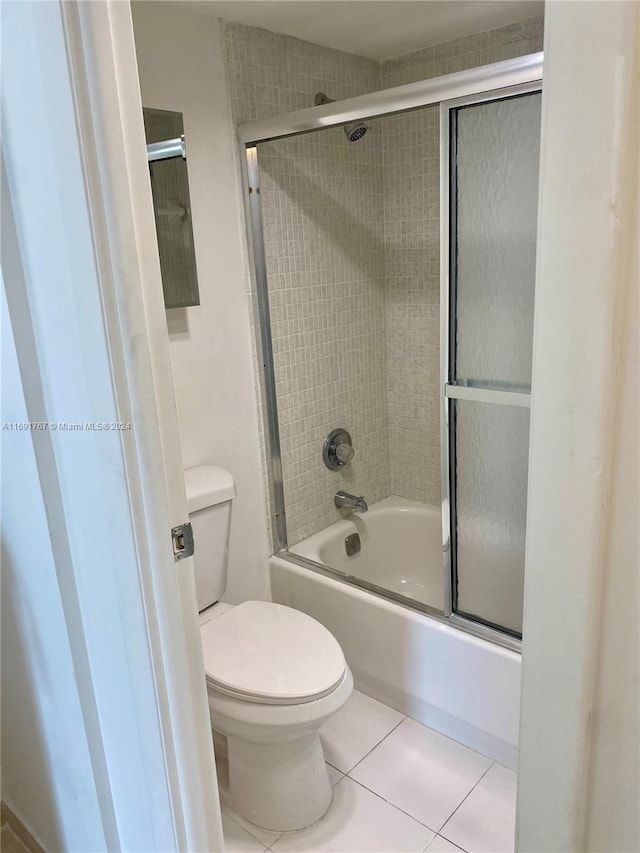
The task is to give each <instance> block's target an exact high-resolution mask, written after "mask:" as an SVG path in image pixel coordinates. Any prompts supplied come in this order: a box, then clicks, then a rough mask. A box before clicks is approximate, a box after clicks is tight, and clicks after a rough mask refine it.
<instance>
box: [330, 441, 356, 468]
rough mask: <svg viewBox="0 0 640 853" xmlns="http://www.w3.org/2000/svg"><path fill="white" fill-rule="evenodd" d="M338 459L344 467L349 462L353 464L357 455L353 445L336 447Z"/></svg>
mask: <svg viewBox="0 0 640 853" xmlns="http://www.w3.org/2000/svg"><path fill="white" fill-rule="evenodd" d="M335 452H336V457H337V458H338V459H339V460H340V462H342V464H343V465H346V464H347V463H348V462H351V460H352V459H353V457H354V456H355V455H356V452H355V450H354V449H353V444H346V443H344V444H338V445H336V451H335Z"/></svg>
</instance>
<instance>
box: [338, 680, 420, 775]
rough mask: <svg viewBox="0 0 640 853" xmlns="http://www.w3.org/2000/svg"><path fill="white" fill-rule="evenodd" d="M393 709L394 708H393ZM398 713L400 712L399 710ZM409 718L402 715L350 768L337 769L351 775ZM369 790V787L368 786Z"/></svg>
mask: <svg viewBox="0 0 640 853" xmlns="http://www.w3.org/2000/svg"><path fill="white" fill-rule="evenodd" d="M365 695H366V694H365ZM376 701H377V700H376ZM388 707H389V706H388V705H387V708H388ZM392 710H393V709H392ZM398 713H400V712H399V711H398ZM407 719H408V717H406V716H403V717H402V719H401V720H399V721H398V722H397V723H396V724H395V726H394V727H393V728H392V729H389V731H388V732H387V733H386V735H385V736H384V737H382V738H380V740H379V741H378V743H377V744H376V745H375V746H372V747H371V749H370V750H369V752H366V753H365V754H364V755H363V756H362V758H359V759H358V760H357V761H356V763H355V764H354V765H353V767H352V768H351V769H350V770H347V771H346V772H345V771H344V770H340V768H339V767H336V770H340V773H344V775H345V776H349V773H352V772H353V771H354V770H355V769H356V767H357V766H358V765H359V764H361V763H362V762H363V761H364V760H365V758H367V757H368V756H369V755H371V753H372V752H373V750H374V749H377V748H378V747H379V746H380V744H381V743H382V742H383V741H385V740H386V739H387V738H388V737H389V735H390V734H393V732H395V730H396V729H397V728H398V726H401V725H402V724H403V723H404V721H405V720H407ZM331 766H332V767H333V764H332V765H331ZM349 778H351V777H350V776H349ZM353 781H354V782H355V781H356V780H355V779H354V780H353ZM363 787H364V785H363ZM367 790H369V789H368V788H367Z"/></svg>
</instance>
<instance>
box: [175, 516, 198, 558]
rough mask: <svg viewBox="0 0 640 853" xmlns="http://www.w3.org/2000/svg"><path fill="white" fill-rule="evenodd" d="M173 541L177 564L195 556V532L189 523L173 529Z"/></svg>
mask: <svg viewBox="0 0 640 853" xmlns="http://www.w3.org/2000/svg"><path fill="white" fill-rule="evenodd" d="M171 541H172V543H173V559H174V560H176V562H177V561H178V560H184V559H186V557H192V556H193V552H194V550H195V548H194V544H193V530H192V529H191V524H189V522H187V523H186V524H179V525H178V526H177V527H172V528H171Z"/></svg>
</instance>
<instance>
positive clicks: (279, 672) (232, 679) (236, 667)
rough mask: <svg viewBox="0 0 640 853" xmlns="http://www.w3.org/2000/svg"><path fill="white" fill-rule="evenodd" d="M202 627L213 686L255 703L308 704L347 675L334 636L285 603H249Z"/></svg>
mask: <svg viewBox="0 0 640 853" xmlns="http://www.w3.org/2000/svg"><path fill="white" fill-rule="evenodd" d="M200 630H201V636H202V651H203V655H204V668H205V672H206V674H207V681H208V682H209V684H210V685H211V686H212V687H214V688H217V689H219V690H221V691H222V692H224V693H230V694H232V695H240V696H244V697H246V698H247V699H250V700H251V701H253V702H264V703H269V704H297V703H301V702H310V701H312V700H313V699H319V698H320V697H321V696H324V695H326V694H327V693H330V692H331V691H332V690H333V689H334V688H335V687H336V686H337V684H339V682H340V681H341V680H342V678H343V676H344V673H345V668H346V664H345V659H344V655H343V653H342V649H341V648H340V646H339V644H338V642H337V640H336V639H335V638H334V637H333V635H332V634H331V633H330V632H329V631H327V629H326V628H325V627H324V626H323V625H321V624H320V623H319V622H316V620H315V619H312V618H311V616H307V615H306V613H301V612H300V611H299V610H293V609H292V608H291V607H285V606H284V605H282V604H273V603H271V602H267V601H245V602H244V604H239V605H238V606H237V607H234V608H233V609H232V610H228V611H227V612H226V613H223V614H222V615H221V616H218V617H217V618H215V619H212V620H211V621H210V622H207V623H206V624H204V625H203V626H202V628H201V629H200Z"/></svg>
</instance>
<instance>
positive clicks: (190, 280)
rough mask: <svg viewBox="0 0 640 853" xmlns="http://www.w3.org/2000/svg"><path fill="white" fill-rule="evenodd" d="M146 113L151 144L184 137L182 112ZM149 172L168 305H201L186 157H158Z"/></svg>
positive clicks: (147, 111) (180, 306) (146, 130)
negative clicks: (162, 158)
mask: <svg viewBox="0 0 640 853" xmlns="http://www.w3.org/2000/svg"><path fill="white" fill-rule="evenodd" d="M143 113H144V129H145V135H146V138H147V145H149V144H150V143H152V142H162V141H163V140H166V139H176V138H178V137H180V136H182V134H183V132H184V128H183V123H182V113H177V112H172V111H170V110H156V109H151V108H147V107H145V108H144V109H143ZM149 172H150V174H151V189H152V192H153V209H154V213H155V218H156V232H157V235H158V249H159V251H160V269H161V272H162V289H163V291H164V304H165V307H166V308H185V307H186V306H188V305H199V304H200V294H199V291H198V276H197V272H196V257H195V251H194V246H193V228H192V225H191V200H190V198H189V181H188V177H187V163H186V160H184V159H183V158H182V157H180V156H178V157H172V158H170V159H165V160H156V161H154V162H152V163H149Z"/></svg>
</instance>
